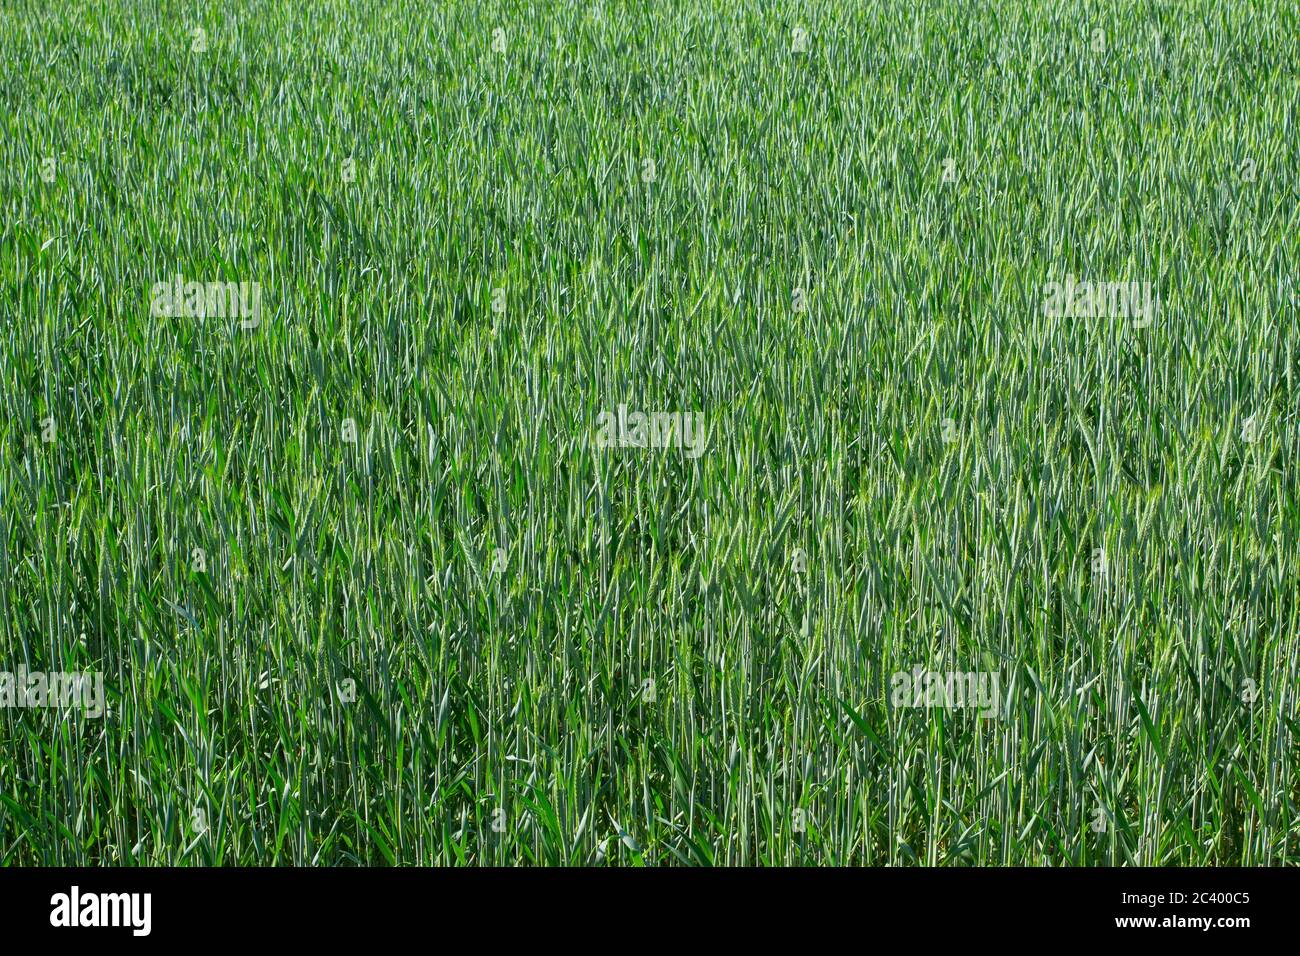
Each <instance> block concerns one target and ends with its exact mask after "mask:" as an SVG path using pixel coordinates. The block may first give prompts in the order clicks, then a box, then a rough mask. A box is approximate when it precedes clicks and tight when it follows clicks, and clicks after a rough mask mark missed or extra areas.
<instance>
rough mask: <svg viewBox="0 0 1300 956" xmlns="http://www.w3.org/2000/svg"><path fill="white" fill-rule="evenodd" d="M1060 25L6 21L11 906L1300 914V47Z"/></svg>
mask: <svg viewBox="0 0 1300 956" xmlns="http://www.w3.org/2000/svg"><path fill="white" fill-rule="evenodd" d="M322 6H323V7H325V8H326V9H325V10H324V12H322V10H321V9H319V8H320V7H322ZM430 6H432V9H430ZM1060 7H1061V5H1060V4H1056V3H1046V2H1030V3H1027V4H1022V3H1012V2H996V3H993V4H991V5H990V4H985V3H973V2H972V3H965V2H962V3H958V2H953V0H932V2H928V3H923V4H921V5H920V6H919V7H918V6H916V5H914V4H905V3H896V2H883V0H882V2H868V3H849V2H836V0H829V2H823V3H816V4H796V3H791V2H778V3H776V4H767V3H757V2H736V3H722V2H703V0H670V2H666V3H653V4H651V3H604V4H597V3H591V4H588V3H581V4H578V3H569V2H561V3H557V4H542V5H534V4H523V3H468V2H465V3H439V4H436V5H425V4H415V3H410V2H365V0H363V2H346V3H345V2H338V3H332V4H326V5H317V4H295V3H288V2H284V0H261V2H255V0H239V2H234V3H221V4H217V3H201V4H197V5H195V4H178V3H163V4H161V5H159V4H144V3H131V2H127V0H100V2H95V3H90V2H84V0H83V2H72V0H53V2H46V3H36V2H29V0H20V2H16V3H15V2H12V0H11V2H7V3H6V4H5V9H4V11H3V12H2V13H0V99H2V102H3V107H4V108H3V109H0V335H2V336H3V339H2V340H0V402H2V403H3V411H2V413H0V670H2V669H9V670H13V669H15V668H16V667H17V666H18V665H19V664H22V665H24V666H27V667H29V668H33V669H35V668H44V669H45V670H78V669H88V670H100V671H103V673H104V674H105V680H106V684H107V687H108V696H109V703H110V706H111V708H112V714H111V716H109V717H108V718H106V719H104V720H92V719H86V718H84V717H80V716H61V715H59V714H57V713H55V712H51V711H41V710H21V709H8V710H6V709H0V862H4V863H9V864H107V865H117V864H290V863H292V864H311V863H320V864H354V863H366V864H384V863H403V864H432V863H439V864H442V863H446V864H457V863H465V864H485V863H486V864H500V863H519V862H523V863H546V864H588V863H596V862H606V863H614V864H631V863H647V864H652V865H656V864H847V863H852V864H885V863H890V864H900V865H901V864H909V863H922V864H935V865H961V864H1051V865H1099V864H1104V865H1123V864H1227V865H1232V864H1282V863H1297V862H1300V810H1298V809H1297V805H1296V801H1297V799H1300V767H1298V766H1297V752H1296V748H1297V742H1298V740H1300V736H1298V735H1300V722H1298V721H1300V718H1298V711H1297V703H1296V697H1297V690H1298V689H1300V641H1298V640H1297V626H1298V624H1300V621H1298V620H1297V616H1298V614H1300V605H1298V602H1297V600H1296V595H1297V589H1298V587H1300V582H1298V577H1297V571H1298V570H1300V569H1298V567H1297V556H1296V540H1297V535H1298V534H1300V502H1298V501H1297V489H1296V484H1295V481H1294V474H1293V472H1294V467H1295V462H1296V452H1297V444H1296V438H1297V419H1296V415H1297V395H1300V388H1298V386H1300V383H1297V381H1296V376H1297V374H1298V373H1300V369H1297V358H1298V353H1297V346H1296V342H1297V331H1298V329H1297V322H1296V306H1297V294H1296V290H1297V288H1298V286H1297V263H1298V262H1300V254H1298V253H1300V249H1298V245H1300V241H1298V240H1297V234H1298V231H1300V230H1298V228H1297V227H1298V226H1300V213H1298V212H1297V210H1300V177H1298V176H1297V156H1296V149H1297V142H1300V140H1298V139H1297V132H1296V131H1297V122H1298V120H1300V117H1298V116H1297V105H1298V104H1300V84H1298V80H1297V67H1296V64H1297V62H1300V60H1298V59H1297V56H1298V54H1300V50H1298V49H1297V37H1300V22H1298V20H1297V15H1296V11H1295V9H1294V7H1293V6H1292V5H1290V4H1287V3H1282V2H1277V0H1265V2H1249V3H1227V4H1213V3H1208V2H1204V3H1201V2H1188V3H1176V4H1174V3H1171V4H1159V3H1119V2H1116V3H1099V4H1089V5H1074V4H1071V5H1068V6H1067V8H1066V9H1065V10H1064V11H1062V10H1061V9H1059V8H1060ZM196 11H197V12H196ZM195 28H201V29H203V31H204V35H203V37H204V44H203V45H205V46H206V49H205V50H204V51H203V52H201V53H196V52H193V48H194V46H195V35H194V34H193V33H192V31H193V30H194V29H195ZM498 29H499V30H501V31H502V33H500V34H496V35H495V45H496V46H497V47H499V46H500V45H501V44H502V42H503V43H504V51H503V52H501V51H499V50H498V49H494V31H495V30H498ZM796 29H800V30H803V31H805V32H806V40H807V49H806V50H795V49H793V47H795V46H796V42H795V36H796V34H795V30H796ZM1097 30H1100V31H1101V35H1100V40H1098V35H1097V34H1096V32H1095V31H1097ZM46 157H51V158H53V159H54V160H55V163H54V172H55V175H54V177H53V181H52V182H46V181H44V179H43V178H42V171H43V162H44V160H45V159H46ZM348 158H352V159H353V160H354V162H355V181H352V182H348V181H346V180H348V179H351V178H352V177H351V176H350V175H345V171H344V161H345V160H347V159H348ZM947 160H951V163H947V162H946V161H947ZM945 171H949V173H950V175H948V176H945ZM177 274H181V275H183V276H185V277H186V278H188V279H193V280H196V281H208V280H214V281H215V280H222V281H251V282H258V283H260V286H261V288H262V307H263V313H262V321H261V325H260V326H259V327H258V328H256V329H252V330H246V329H240V328H239V327H238V323H236V322H232V321H226V320H214V319H208V320H194V319H183V318H172V319H156V318H153V317H151V315H150V311H149V301H150V300H149V290H150V288H151V287H152V285H153V284H154V283H155V282H158V281H162V280H169V279H171V278H172V277H173V276H175V275H177ZM1066 275H1072V276H1075V277H1082V278H1085V279H1088V280H1092V281H1135V282H1150V283H1151V284H1152V285H1153V286H1154V288H1155V289H1156V291H1157V293H1158V296H1159V301H1160V311H1159V315H1158V318H1157V319H1156V321H1155V322H1154V324H1152V325H1151V326H1150V327H1148V328H1140V327H1135V326H1134V324H1133V323H1132V322H1129V321H1125V320H1123V319H1118V318H1104V317H1103V318H1055V317H1052V316H1050V315H1047V314H1045V313H1044V310H1043V308H1042V301H1043V300H1042V289H1043V287H1044V284H1045V283H1047V282H1049V281H1053V280H1060V279H1062V278H1063V277H1064V276H1066ZM494 290H501V291H500V292H499V293H495V292H494ZM494 306H496V308H494ZM620 404H626V405H628V406H629V407H631V408H633V409H640V410H643V411H647V412H655V411H663V412H682V413H686V412H698V413H700V414H701V415H702V416H703V420H704V422H705V423H706V424H707V428H708V444H707V448H706V450H705V451H704V453H703V454H702V455H701V456H700V457H699V458H694V459H693V458H691V457H689V456H688V455H686V454H683V453H682V452H681V451H679V450H676V449H673V448H668V449H638V448H613V449H601V448H599V447H596V445H595V444H594V443H593V441H592V437H593V435H594V434H595V430H596V422H597V417H598V416H599V415H600V413H601V412H603V411H606V410H609V409H615V408H617V407H618V406H619V405H620ZM345 420H351V421H352V422H353V423H354V424H355V429H356V441H355V442H349V441H346V440H345V431H344V429H345V425H344V423H345ZM47 421H52V423H53V428H54V438H53V441H48V442H47V441H43V440H42V438H43V437H44V436H43V435H42V432H43V429H44V428H45V426H44V424H43V423H45V422H47ZM1248 422H1249V424H1247V423H1248ZM1247 439H1250V440H1247ZM498 548H500V549H501V550H502V551H503V552H504V555H503V556H504V566H502V564H501V562H500V561H499V560H497V555H496V552H495V549H498ZM195 549H201V551H202V555H201V556H200V557H201V560H196V556H195V554H194V551H195ZM1097 549H1102V550H1103V551H1104V553H1105V565H1106V572H1105V574H1104V575H1103V574H1099V573H1096V572H1095V571H1094V559H1095V556H1096V554H1097ZM494 563H495V567H494ZM200 565H201V567H202V570H197V568H199V567H200ZM917 665H924V666H925V667H928V668H932V669H939V670H944V669H953V670H960V671H990V672H996V673H997V674H999V675H1000V681H1001V691H1002V695H1003V698H1004V702H1003V710H1004V713H1003V714H1002V716H1000V717H999V718H995V719H985V718H982V717H980V716H979V715H978V714H977V713H975V712H972V711H968V710H952V711H945V710H943V709H903V708H896V707H893V706H891V703H890V699H889V680H890V675H891V674H892V673H894V672H895V671H900V670H904V671H911V670H912V669H913V668H914V667H916V666H917ZM1250 682H1253V683H1250ZM353 689H355V699H351V698H352V697H353V696H354V695H353V693H352V691H353ZM1247 698H1252V700H1251V702H1249V703H1247Z"/></svg>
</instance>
